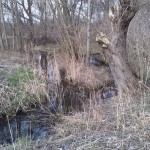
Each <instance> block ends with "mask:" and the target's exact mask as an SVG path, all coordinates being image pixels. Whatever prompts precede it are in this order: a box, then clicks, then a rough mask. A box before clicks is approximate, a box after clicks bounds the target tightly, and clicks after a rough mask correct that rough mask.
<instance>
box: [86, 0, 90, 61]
mask: <svg viewBox="0 0 150 150" xmlns="http://www.w3.org/2000/svg"><path fill="white" fill-rule="evenodd" d="M90 26H91V0H88V21H87V56H86V63H88V59H89V55H90Z"/></svg>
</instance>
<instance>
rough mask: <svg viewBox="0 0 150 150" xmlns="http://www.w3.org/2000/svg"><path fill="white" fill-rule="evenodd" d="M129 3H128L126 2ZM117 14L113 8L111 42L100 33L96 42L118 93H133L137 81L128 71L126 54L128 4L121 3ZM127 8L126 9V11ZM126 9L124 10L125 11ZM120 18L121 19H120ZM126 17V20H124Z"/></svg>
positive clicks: (128, 19) (128, 20) (129, 70)
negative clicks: (102, 53) (99, 46)
mask: <svg viewBox="0 0 150 150" xmlns="http://www.w3.org/2000/svg"><path fill="white" fill-rule="evenodd" d="M128 2H129V1H128ZM119 7H120V8H121V9H120V10H119V12H115V11H117V10H115V8H113V10H112V12H111V15H113V16H112V18H111V19H112V20H111V21H112V25H111V26H112V27H111V29H112V31H111V32H112V37H111V40H108V38H107V37H106V36H105V35H104V34H103V33H101V34H100V35H98V36H97V37H96V41H97V42H98V43H99V44H100V45H101V46H102V48H103V52H104V55H105V57H106V58H107V60H108V63H109V66H110V69H111V73H112V75H113V78H114V82H115V84H116V86H117V88H118V90H119V92H120V93H122V92H127V93H129V92H133V91H134V90H135V89H136V87H138V83H137V80H136V78H135V76H134V75H133V73H132V70H131V69H130V65H129V63H128V61H127V52H126V33H127V27H128V25H129V22H130V20H131V19H132V18H133V16H132V18H128V16H129V15H130V13H131V12H130V9H129V7H130V4H128V3H126V2H125V3H123V4H122V6H121V4H120V6H119ZM127 7H128V9H127ZM125 9H126V10H125ZM120 16H121V17H120ZM126 17H127V18H126Z"/></svg>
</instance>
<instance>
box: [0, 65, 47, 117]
mask: <svg viewBox="0 0 150 150" xmlns="http://www.w3.org/2000/svg"><path fill="white" fill-rule="evenodd" d="M6 80H7V82H8V86H6V87H4V88H2V89H3V91H2V92H1V93H0V96H1V99H2V100H1V101H0V110H1V111H0V113H7V114H8V115H12V114H14V113H15V112H16V111H17V110H18V109H19V108H20V107H21V108H22V109H29V108H30V105H31V104H34V105H36V104H39V103H40V104H41V103H42V101H44V100H45V99H44V98H45V93H46V91H47V86H46V82H45V81H46V80H44V79H41V78H40V77H39V75H38V74H37V73H34V71H33V70H32V69H31V68H26V67H23V68H18V69H16V71H14V72H13V73H10V74H9V75H7V77H6Z"/></svg>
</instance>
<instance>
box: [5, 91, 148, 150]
mask: <svg viewBox="0 0 150 150" xmlns="http://www.w3.org/2000/svg"><path fill="white" fill-rule="evenodd" d="M140 95H141V97H140V98H139V96H140ZM140 95H138V96H136V97H134V98H131V97H128V96H127V95H122V96H120V97H119V96H118V97H116V98H114V99H113V100H112V101H111V102H109V103H107V104H101V106H100V107H99V108H98V109H97V111H99V117H98V118H97V120H95V118H94V117H93V115H91V114H92V113H93V112H92V109H94V108H92V106H91V110H89V109H87V110H85V111H84V112H82V113H75V114H74V115H72V116H62V119H61V122H60V123H58V124H57V125H56V126H55V133H56V134H54V135H51V136H50V137H49V138H48V139H45V140H44V139H39V140H38V141H35V142H33V141H32V142H31V141H30V143H29V144H28V142H27V143H26V147H24V143H21V142H20V143H15V147H16V149H17V150H20V149H23V150H27V149H33V150H34V149H45V150H49V149H52V150H58V149H66V150H84V149H86V150H105V149H107V150H108V149H109V150H116V149H118V150H120V149H123V150H124V149H133V150H137V149H143V150H148V149H149V148H150V134H149V133H150V127H149V124H150V111H149V107H150V105H149V95H147V94H146V93H145V92H144V93H141V94H140ZM137 97H138V98H137ZM89 111H90V112H89ZM7 148H8V147H5V148H4V150H6V149H7ZM11 148H12V147H11Z"/></svg>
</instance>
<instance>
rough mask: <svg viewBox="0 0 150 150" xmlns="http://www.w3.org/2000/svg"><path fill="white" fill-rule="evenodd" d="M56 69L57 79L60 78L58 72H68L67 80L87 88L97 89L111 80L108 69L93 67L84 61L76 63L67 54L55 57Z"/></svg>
mask: <svg viewBox="0 0 150 150" xmlns="http://www.w3.org/2000/svg"><path fill="white" fill-rule="evenodd" d="M54 56H55V57H54V62H55V63H54V69H55V70H56V73H55V74H56V78H57V77H58V80H60V79H59V77H60V76H59V75H58V73H59V72H58V70H59V69H65V70H66V77H65V78H66V79H67V80H68V81H70V80H72V81H73V83H75V84H76V83H81V84H83V85H84V86H86V87H87V88H91V89H94V88H97V87H99V86H101V85H103V83H104V82H105V81H108V80H109V79H110V77H109V73H108V72H107V70H106V68H103V67H101V68H97V67H94V66H93V67H91V66H88V65H86V64H85V62H84V60H83V59H81V61H78V62H77V61H76V60H75V59H74V58H70V57H69V56H68V55H67V54H63V53H61V54H60V53H59V54H55V55H54Z"/></svg>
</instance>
